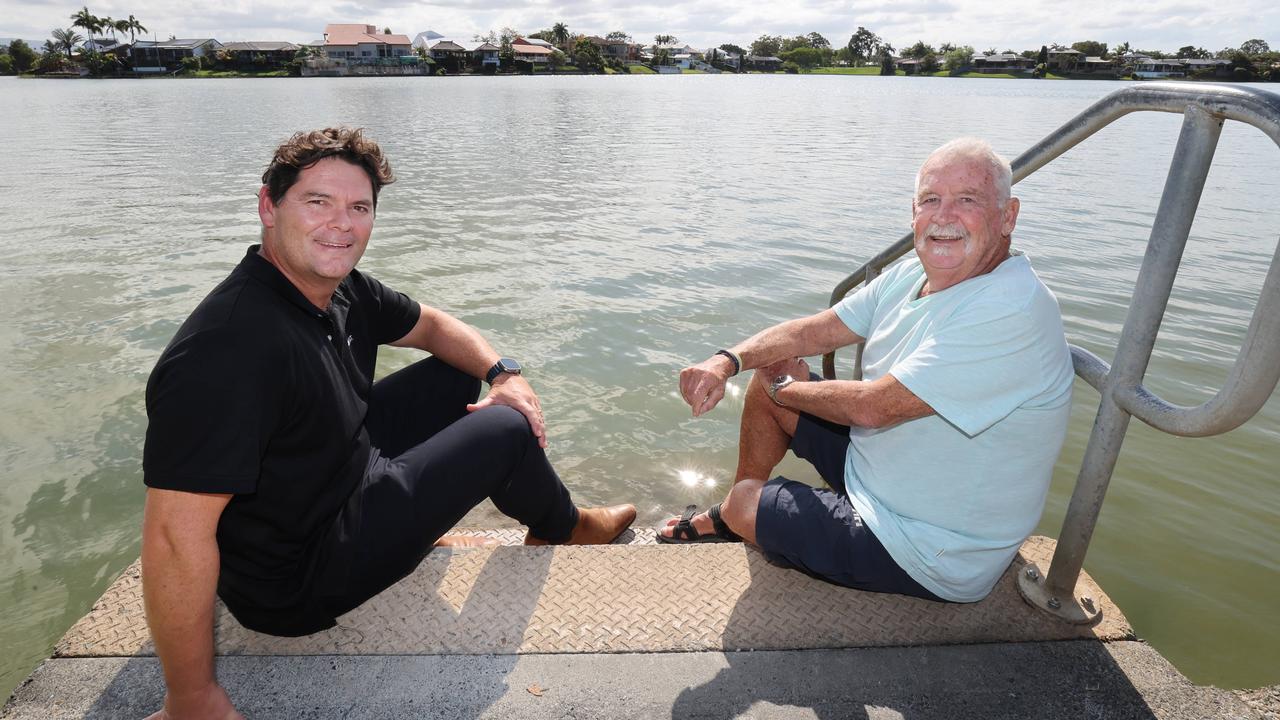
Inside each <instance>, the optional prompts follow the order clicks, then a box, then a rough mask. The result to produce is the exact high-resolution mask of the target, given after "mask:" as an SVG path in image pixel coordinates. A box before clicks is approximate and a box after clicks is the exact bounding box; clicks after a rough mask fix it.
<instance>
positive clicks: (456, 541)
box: [435, 535, 498, 547]
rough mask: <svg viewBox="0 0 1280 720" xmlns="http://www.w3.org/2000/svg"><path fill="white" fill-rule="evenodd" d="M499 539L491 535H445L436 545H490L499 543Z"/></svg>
mask: <svg viewBox="0 0 1280 720" xmlns="http://www.w3.org/2000/svg"><path fill="white" fill-rule="evenodd" d="M497 544H498V541H497V540H495V539H494V538H490V537H482V536H480V535H445V536H444V537H442V538H440V539H439V540H437V541H436V543H435V546H436V547H489V546H490V545H497Z"/></svg>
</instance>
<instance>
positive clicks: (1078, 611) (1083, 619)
mask: <svg viewBox="0 0 1280 720" xmlns="http://www.w3.org/2000/svg"><path fill="white" fill-rule="evenodd" d="M1018 592H1020V593H1022V599H1023V600H1026V601H1027V602H1028V603H1030V604H1031V605H1032V606H1034V607H1035V608H1036V609H1038V610H1042V611H1044V612H1047V613H1049V614H1050V615H1053V616H1054V617H1056V618H1058V619H1060V620H1065V621H1066V622H1069V623H1071V624H1072V625H1092V624H1093V623H1095V622H1098V621H1099V620H1100V619H1101V618H1102V609H1101V607H1100V606H1099V604H1098V601H1097V600H1096V599H1095V598H1094V597H1093V596H1092V595H1090V594H1089V593H1090V592H1091V591H1090V590H1089V589H1088V588H1085V587H1084V584H1083V583H1077V585H1076V587H1075V590H1074V591H1073V592H1072V594H1071V595H1070V596H1060V595H1058V594H1054V593H1050V592H1049V590H1048V589H1047V588H1046V587H1045V582H1044V573H1043V572H1041V570H1040V568H1039V567H1037V566H1036V565H1035V564H1034V563H1027V565H1026V567H1024V568H1023V569H1022V572H1020V573H1018Z"/></svg>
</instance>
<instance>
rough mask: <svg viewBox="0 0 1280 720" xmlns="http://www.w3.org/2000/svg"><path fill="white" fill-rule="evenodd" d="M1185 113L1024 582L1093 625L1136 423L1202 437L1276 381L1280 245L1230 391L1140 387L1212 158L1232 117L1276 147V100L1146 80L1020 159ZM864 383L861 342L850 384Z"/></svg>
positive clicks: (844, 288) (1245, 414) (1257, 400)
mask: <svg viewBox="0 0 1280 720" xmlns="http://www.w3.org/2000/svg"><path fill="white" fill-rule="evenodd" d="M1144 111H1154V112H1169V113H1179V114H1181V115H1182V116H1183V123H1182V130H1181V133H1180V134H1179V136H1178V144H1177V148H1176V149H1175V151H1174V155H1173V161H1172V163H1171V165H1170V168H1169V174H1168V176H1167V178H1166V180H1165V187H1164V192H1163V194H1162V195H1161V198H1160V207H1159V209H1158V210H1157V211H1156V217H1155V222H1154V223H1153V225H1152V228H1151V237H1150V239H1149V240H1148V242H1147V251H1146V255H1145V257H1144V258H1143V261H1142V268H1141V270H1140V271H1139V273H1138V279H1137V281H1136V283H1135V284H1134V292H1133V300H1132V302H1131V303H1130V305H1129V314H1128V316H1127V317H1126V319H1125V324H1124V328H1123V330H1121V332H1120V339H1119V342H1118V343H1117V344H1116V353H1115V358H1114V361H1113V364H1112V365H1108V364H1107V363H1106V362H1105V361H1103V360H1102V359H1101V358H1099V357H1098V356H1096V355H1094V354H1093V353H1091V352H1089V351H1088V350H1085V349H1083V348H1079V347H1076V346H1074V345H1072V346H1070V347H1071V359H1072V363H1073V365H1074V367H1075V372H1076V374H1077V375H1079V376H1080V377H1081V378H1082V379H1084V381H1085V382H1087V383H1088V384H1089V385H1090V386H1092V387H1093V388H1094V389H1096V390H1097V391H1098V393H1099V395H1100V400H1099V404H1098V415H1097V417H1096V419H1095V420H1094V425H1093V432H1092V434H1091V435H1090V437H1089V444H1088V446H1087V447H1086V449H1085V455H1084V459H1083V460H1082V461H1081V465H1080V473H1079V475H1078V476H1077V478H1076V485H1075V490H1074V491H1073V492H1072V495H1071V503H1070V505H1069V506H1068V508H1067V514H1066V517H1065V519H1064V520H1063V523H1062V531H1061V533H1059V536H1058V544H1057V548H1056V550H1055V551H1054V555H1053V561H1052V563H1051V564H1050V567H1049V571H1048V573H1047V574H1045V573H1042V572H1041V571H1040V569H1039V568H1037V567H1035V566H1034V565H1029V566H1028V567H1027V568H1026V572H1025V573H1024V574H1023V575H1022V576H1020V577H1019V581H1018V587H1019V589H1020V590H1021V591H1022V594H1023V597H1025V598H1026V599H1027V600H1028V601H1029V602H1031V603H1032V604H1033V605H1035V606H1036V607H1038V608H1040V609H1042V610H1045V611H1046V612H1049V613H1051V614H1054V615H1057V616H1058V617H1061V618H1063V619H1065V620H1067V621H1069V622H1075V623H1090V622H1094V621H1096V619H1097V617H1098V614H1099V609H1098V608H1097V607H1095V606H1094V604H1093V603H1092V601H1091V600H1090V599H1089V598H1088V597H1084V596H1082V595H1081V594H1080V593H1079V592H1077V589H1076V585H1077V582H1078V580H1079V577H1080V570H1081V568H1082V567H1083V566H1084V556H1085V553H1086V552H1087V551H1088V548H1089V540H1090V539H1091V538H1092V536H1093V530H1094V527H1095V526H1096V525H1097V521H1098V513H1099V512H1100V511H1101V509H1102V500H1103V497H1104V496H1105V495H1106V491H1107V486H1108V485H1109V484H1110V482H1111V475H1112V472H1113V471H1114V470H1115V464H1116V459H1117V458H1118V457H1119V455H1120V445H1121V444H1122V443H1123V442H1124V435H1125V431H1126V430H1127V429H1128V426H1129V418H1130V417H1136V418H1138V419H1139V420H1142V421H1143V422H1145V423H1147V424H1148V425H1150V426H1151V427H1154V428H1156V429H1157V430H1161V431H1163V432H1166V433H1170V434H1173V435H1182V436H1193V437H1204V436H1209V435H1217V434H1219V433H1223V432H1226V431H1228V430H1232V429H1234V428H1237V427H1239V426H1240V425H1242V424H1243V423H1244V422H1245V421H1247V420H1248V419H1249V418H1251V417H1253V416H1254V414H1256V413H1257V412H1258V410H1259V409H1260V408H1261V407H1262V405H1263V404H1264V403H1265V402H1266V401H1267V398H1268V397H1270V395H1271V393H1272V392H1274V390H1275V388H1276V384H1277V382H1280V246H1277V248H1276V254H1275V256H1274V257H1273V258H1272V261H1271V266H1270V269H1269V270H1268V271H1267V276H1266V279H1265V280H1264V281H1263V284H1262V290H1261V292H1260V293H1259V297H1258V303H1257V306H1256V307H1255V308H1254V312H1253V317H1252V319H1251V320H1250V322H1249V329H1248V331H1247V332H1246V333H1245V337H1244V341H1243V344H1242V346H1241V349H1240V352H1239V354H1238V355H1237V356H1236V360H1235V364H1234V365H1232V368H1231V372H1230V373H1229V374H1228V376H1227V380H1226V382H1225V384H1224V385H1223V387H1222V389H1221V390H1219V391H1218V393H1217V394H1216V395H1214V397H1213V398H1212V399H1210V400H1209V401H1208V402H1205V403H1203V404H1201V405H1199V406H1197V407H1181V406H1177V405H1174V404H1172V403H1170V402H1168V401H1166V400H1164V399H1162V398H1160V397H1159V396H1157V395H1156V394H1155V393H1153V392H1152V391H1150V390H1148V389H1147V388H1146V387H1145V386H1144V385H1143V384H1142V378H1143V376H1144V375H1145V374H1146V371H1147V364H1148V363H1149V362H1150V360H1151V352H1152V349H1153V348H1154V347H1155V340H1156V334H1157V333H1158V332H1159V329H1160V323H1161V320H1162V319H1163V318H1164V313H1165V309H1166V308H1167V307H1168V304H1169V295H1170V293H1171V292H1172V290H1173V281H1174V278H1175V276H1176V275H1177V272H1178V265H1179V263H1180V262H1181V260H1182V252H1183V249H1184V248H1185V247H1186V243H1187V236H1188V235H1189V234H1190V231H1191V223H1192V220H1194V219H1195V213H1196V209H1197V207H1198V205H1199V203H1200V194H1201V192H1202V190H1203V189H1204V182H1205V177H1206V176H1207V175H1208V172H1209V166H1210V165H1211V164H1212V162H1213V154H1214V151H1215V149H1216V148H1217V144H1218V138H1219V136H1220V135H1221V133H1222V125H1223V122H1224V121H1226V120H1235V121H1238V122H1243V123H1246V124H1249V125H1252V126H1254V127H1256V128H1258V129H1259V130H1261V131H1262V132H1263V133H1264V134H1265V135H1266V136H1267V137H1269V138H1271V140H1272V142H1274V143H1276V145H1277V146H1280V95H1275V94H1272V93H1268V92H1264V91H1261V90H1256V89H1253V88H1244V87H1231V86H1224V85H1211V84H1199V83H1195V84H1184V83H1149V84H1144V85H1141V86H1135V87H1129V88H1125V89H1122V90H1118V91H1116V92H1113V93H1111V94H1110V95H1108V96H1106V97H1105V98H1103V99H1101V100H1099V101H1098V102H1096V103H1094V104H1093V105H1092V106H1091V107H1089V108H1088V109H1086V110H1085V111H1084V112H1082V113H1080V114H1079V115H1077V116H1076V117H1074V118H1072V119H1071V120H1070V121H1068V122H1067V123H1066V124H1064V125H1063V126H1062V127H1060V128H1058V129H1057V130H1055V131H1054V132H1053V133H1051V134H1049V135H1048V136H1047V137H1046V138H1044V139H1043V140H1041V141H1040V142H1039V143H1037V144H1036V145H1034V146H1033V147H1031V148H1030V149H1029V150H1027V151H1026V152H1024V153H1022V154H1021V155H1019V156H1018V158H1017V159H1015V160H1014V161H1013V163H1012V166H1013V182H1015V183H1016V182H1018V181H1020V180H1022V179H1023V178H1025V177H1027V176H1028V175H1030V174H1031V173H1033V172H1035V171H1036V170H1039V169H1040V168H1042V167H1044V166H1045V165H1047V164H1048V163H1050V162H1051V161H1053V160H1054V159H1056V158H1057V157H1059V156H1060V155H1062V154H1063V153H1065V152H1067V151H1068V150H1070V149H1071V148H1073V147H1075V146H1076V145H1078V144H1079V143H1080V142H1082V141H1084V140H1085V139H1086V138H1088V137H1090V136H1091V135H1093V134H1094V133H1096V132H1098V131H1099V130H1101V129H1102V128H1104V127H1106V126H1107V125H1109V124H1111V123H1112V122H1114V121H1116V120H1117V119H1119V118H1121V117H1124V116H1125V115H1128V114H1129V113H1133V112H1144ZM913 244H914V238H913V236H912V234H911V233H908V234H907V235H905V236H903V237H902V238H901V239H899V240H898V241H897V242H895V243H893V244H892V245H890V246H889V247H888V248H886V249H885V250H883V251H882V252H881V253H880V254H879V255H876V256H875V257H874V258H872V259H871V260H869V261H867V262H866V263H864V264H863V265H862V267H860V268H858V269H857V270H856V271H854V272H853V273H852V274H850V275H849V276H848V277H846V278H845V279H844V280H842V281H841V282H840V283H839V284H837V285H836V287H835V289H834V290H833V291H832V293H831V302H830V304H831V305H833V306H834V305H835V304H836V303H838V302H840V301H841V300H842V299H843V298H844V297H845V296H846V295H847V294H848V293H849V292H850V291H851V290H853V289H854V288H855V287H857V286H858V285H860V284H862V283H867V282H870V281H871V280H872V279H874V278H875V277H876V276H877V275H879V274H880V272H881V271H882V270H883V269H884V268H885V267H887V266H888V265H889V264H890V263H892V262H893V261H895V260H897V259H898V258H900V257H902V256H903V255H905V254H906V253H907V251H909V250H910V249H911V248H912V247H913ZM822 373H823V375H824V376H825V377H827V378H829V379H830V378H834V377H835V374H836V373H835V353H834V352H831V353H828V354H827V355H824V356H823V358H822ZM861 376H862V346H861V345H859V346H858V348H857V357H856V361H855V367H854V378H855V379H858V378H861Z"/></svg>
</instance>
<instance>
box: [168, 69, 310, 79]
mask: <svg viewBox="0 0 1280 720" xmlns="http://www.w3.org/2000/svg"><path fill="white" fill-rule="evenodd" d="M184 74H185V75H186V76H187V77H200V78H248V77H289V71H288V70H269V71H266V72H239V71H236V70H197V71H196V72H195V73H184Z"/></svg>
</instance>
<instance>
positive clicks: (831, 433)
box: [756, 413, 942, 601]
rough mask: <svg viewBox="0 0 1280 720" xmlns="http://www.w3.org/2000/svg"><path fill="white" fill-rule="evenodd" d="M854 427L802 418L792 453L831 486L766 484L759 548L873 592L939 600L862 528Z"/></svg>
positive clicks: (779, 560) (775, 559)
mask: <svg viewBox="0 0 1280 720" xmlns="http://www.w3.org/2000/svg"><path fill="white" fill-rule="evenodd" d="M848 449H849V428H848V427H847V426H845V425H838V424H836V423H833V422H829V421H826V420H822V419H820V418H816V417H814V416H812V415H808V414H805V413H801V414H800V421H799V422H798V423H797V424H796V434H795V437H793V438H791V451H792V452H794V453H795V454H796V456H797V457H801V458H804V459H805V460H808V461H809V462H810V463H812V464H813V466H814V467H815V468H817V470H818V474H819V475H821V476H822V479H823V480H825V481H826V483H827V485H828V486H829V488H824V489H818V488H814V487H812V486H809V485H806V484H804V483H802V482H796V481H795V480H788V479H786V478H785V477H782V476H778V477H776V478H774V479H773V480H770V481H769V482H768V483H766V484H765V486H764V489H763V490H762V491H761V493H760V506H759V507H758V508H757V510H756V543H757V544H758V545H759V546H760V549H761V551H763V552H764V555H765V557H766V558H767V559H768V560H769V561H770V562H772V563H774V564H776V565H782V566H784V567H793V568H795V569H797V570H800V571H801V572H804V573H807V574H809V575H812V576H813V577H816V578H818V579H820V580H826V581H827V582H832V583H835V584H837V585H844V586H845V587H851V588H857V589H859V590H868V591H871V592H886V593H898V594H901V595H912V596H914V597H918V598H924V599H926V600H937V601H942V599H941V598H939V597H938V596H937V595H934V594H933V593H931V592H929V591H928V590H926V589H925V588H924V587H923V586H921V585H920V583H918V582H916V581H915V580H914V579H912V577H911V576H910V575H908V574H907V573H906V571H905V570H903V569H902V568H900V567H898V564H897V563H896V562H894V560H893V558H892V557H891V556H890V555H889V553H888V551H887V550H885V549H884V546H883V545H881V544H880V541H879V540H878V539H876V536H875V534H874V533H872V532H871V530H869V529H868V528H867V527H866V526H865V525H863V523H862V518H861V517H859V516H858V511H857V510H854V509H853V504H852V503H850V502H849V496H848V494H847V493H846V491H845V487H844V464H845V455H846V453H847V451H848Z"/></svg>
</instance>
